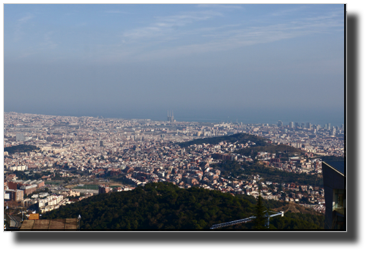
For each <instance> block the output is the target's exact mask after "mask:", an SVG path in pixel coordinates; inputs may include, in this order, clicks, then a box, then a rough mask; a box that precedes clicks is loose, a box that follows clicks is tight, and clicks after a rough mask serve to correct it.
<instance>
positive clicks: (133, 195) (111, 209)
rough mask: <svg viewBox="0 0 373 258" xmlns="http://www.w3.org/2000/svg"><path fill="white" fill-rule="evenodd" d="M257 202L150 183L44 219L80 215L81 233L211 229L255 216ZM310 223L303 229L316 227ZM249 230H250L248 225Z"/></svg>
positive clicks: (208, 191)
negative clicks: (90, 231) (82, 231)
mask: <svg viewBox="0 0 373 258" xmlns="http://www.w3.org/2000/svg"><path fill="white" fill-rule="evenodd" d="M254 203H255V199H254V198H252V197H251V198H238V197H234V196H232V195H231V194H228V193H222V192H219V191H211V190H205V189H202V188H196V187H192V188H189V189H180V188H179V187H177V186H175V185H173V184H172V183H151V184H147V185H145V186H144V187H137V188H136V189H134V190H133V191H130V192H119V193H109V194H100V195H96V196H93V197H90V198H88V199H85V200H82V201H80V202H77V203H74V204H71V205H66V206H62V207H60V208H59V209H58V210H54V211H51V212H49V213H46V214H44V215H43V218H45V219H55V218H74V217H78V215H81V217H82V220H81V228H82V230H201V229H202V230H209V228H210V227H211V226H212V225H213V224H217V223H222V222H228V221H232V220H236V219H242V218H246V217H249V216H252V215H253V214H254V209H255V204H254ZM304 223H306V224H307V223H308V222H304ZM308 224H309V225H308ZM308 224H307V225H308V226H305V228H304V229H307V228H309V229H312V228H314V226H313V225H311V224H310V223H308ZM246 229H250V225H249V224H247V225H246Z"/></svg>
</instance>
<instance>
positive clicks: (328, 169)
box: [322, 161, 346, 230]
mask: <svg viewBox="0 0 373 258" xmlns="http://www.w3.org/2000/svg"><path fill="white" fill-rule="evenodd" d="M322 172H323V180H324V191H325V205H326V209H325V229H334V230H346V187H345V186H346V181H345V179H346V177H345V164H344V162H343V161H338V162H337V161H334V162H328V163H326V162H323V163H322Z"/></svg>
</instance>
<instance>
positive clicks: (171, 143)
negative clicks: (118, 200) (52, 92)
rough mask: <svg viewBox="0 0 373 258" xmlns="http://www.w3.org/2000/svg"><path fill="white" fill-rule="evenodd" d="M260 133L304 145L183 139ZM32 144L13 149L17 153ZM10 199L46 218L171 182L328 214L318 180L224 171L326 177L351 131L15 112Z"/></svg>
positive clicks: (8, 116) (8, 132)
mask: <svg viewBox="0 0 373 258" xmlns="http://www.w3.org/2000/svg"><path fill="white" fill-rule="evenodd" d="M240 133H245V134H250V135H255V136H258V137H263V138H265V139H267V141H268V142H269V143H271V144H273V145H286V146H291V147H294V148H297V149H299V155H297V156H291V157H288V158H286V159H284V158H281V153H276V152H272V153H270V152H266V151H262V152H255V155H242V154H239V153H238V152H239V151H240V150H243V149H247V148H250V146H251V147H252V146H255V145H256V143H255V142H252V141H247V142H246V143H230V142H227V141H221V142H219V143H217V144H210V143H202V144H191V145H189V146H188V147H181V146H180V143H184V142H188V141H192V140H196V139H204V138H212V137H219V136H230V135H235V134H240ZM16 146H18V147H23V148H25V147H26V148H27V146H30V147H32V149H31V150H27V151H17V152H13V151H11V150H12V147H13V148H14V147H16ZM4 148H5V150H8V151H4V171H5V201H7V202H8V204H9V205H13V206H17V205H18V206H22V207H24V208H25V209H26V208H27V209H28V211H29V213H32V212H34V213H35V212H40V213H45V212H48V211H51V210H54V209H58V208H59V207H60V206H63V205H68V204H70V203H74V202H78V201H81V200H83V199H85V198H89V197H90V196H92V195H96V194H105V193H109V192H112V191H114V192H120V191H131V190H133V189H134V188H135V187H136V186H138V185H145V184H147V183H154V182H171V183H173V184H175V185H177V186H178V187H180V188H185V189H187V188H191V187H193V186H197V187H201V188H204V189H210V190H218V191H221V192H228V193H231V194H232V195H241V194H243V195H251V196H254V197H256V198H257V197H258V196H259V194H261V195H262V197H263V198H264V199H270V200H281V201H284V202H290V203H292V202H294V203H298V204H301V205H304V206H306V207H308V208H312V209H314V210H315V211H317V212H320V213H323V212H325V205H324V204H325V199H324V189H323V187H322V186H319V185H315V184H303V185H302V184H297V183H294V182H286V183H285V182H281V181H269V180H265V179H263V178H262V177H261V175H259V174H253V175H251V176H247V177H244V176H241V177H240V176H234V175H227V174H225V175H223V173H222V172H224V171H221V169H220V168H219V167H218V166H217V165H219V164H220V162H222V161H232V162H237V163H238V164H243V163H246V162H248V164H252V163H253V162H256V163H258V164H260V165H262V166H264V167H266V168H274V169H277V170H276V171H283V172H286V173H293V174H305V175H314V176H318V177H320V176H321V173H322V171H321V160H322V157H323V156H335V157H343V156H344V125H341V126H340V127H334V126H331V125H330V124H325V125H324V126H321V125H312V124H310V123H305V124H304V123H302V124H299V123H294V122H290V123H289V124H288V125H284V124H283V123H282V122H281V121H279V122H278V123H277V124H242V123H220V124H212V123H197V122H178V121H176V120H175V118H174V114H173V113H171V112H169V113H168V115H167V121H152V120H150V119H132V120H124V119H114V118H99V117H71V116H51V115H38V114H20V113H14V112H11V113H5V120H4Z"/></svg>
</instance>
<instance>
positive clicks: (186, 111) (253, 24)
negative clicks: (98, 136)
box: [4, 5, 344, 124]
mask: <svg viewBox="0 0 373 258" xmlns="http://www.w3.org/2000/svg"><path fill="white" fill-rule="evenodd" d="M4 15H5V16H4V21H5V24H4V64H5V65H4V67H5V69H4V72H5V74H4V75H5V78H4V79H5V84H4V104H5V105H4V108H5V111H6V112H11V111H15V112H21V113H42V114H50V115H71V116H104V117H118V118H127V119H129V118H149V119H153V120H158V119H160V118H162V119H165V115H164V113H165V112H166V110H173V111H174V112H175V114H178V115H177V116H175V119H176V120H178V117H179V118H180V119H181V120H185V119H187V120H188V119H193V118H195V119H197V120H200V121H201V120H202V119H203V118H205V119H215V120H216V121H217V122H218V120H221V121H229V120H231V121H233V122H235V121H236V120H241V121H243V119H251V120H253V121H258V122H266V121H267V122H269V123H271V121H273V122H274V123H275V122H276V121H277V120H279V119H280V120H283V121H294V122H297V121H299V122H306V121H308V120H309V121H311V120H315V118H318V117H322V120H323V121H325V123H328V122H333V123H336V124H341V123H343V120H344V68H343V67H344V61H343V59H344V43H343V37H344V6H343V5H59V6H58V8H57V6H56V5H5V6H4ZM20 75H22V76H20ZM330 96H333V97H332V98H330ZM286 116H287V117H286ZM259 118H261V119H263V120H266V121H259V120H260V119H259ZM332 119H335V120H337V121H335V122H334V121H330V120H332ZM269 120H270V121H269ZM328 120H329V121H328ZM189 121H190V120H189ZM323 123H324V122H320V124H323Z"/></svg>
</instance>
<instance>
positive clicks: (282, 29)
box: [138, 15, 343, 60]
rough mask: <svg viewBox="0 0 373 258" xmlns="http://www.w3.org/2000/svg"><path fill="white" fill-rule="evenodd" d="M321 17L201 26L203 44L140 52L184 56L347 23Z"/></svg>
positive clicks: (146, 56)
mask: <svg viewBox="0 0 373 258" xmlns="http://www.w3.org/2000/svg"><path fill="white" fill-rule="evenodd" d="M326 17H327V16H319V17H315V18H314V19H312V21H311V20H308V19H302V20H300V21H298V22H296V23H293V22H288V23H282V24H274V25H266V26H243V25H242V26H237V25H236V26H235V25H231V27H232V29H229V30H225V29H224V26H221V27H216V28H201V29H199V31H201V32H202V31H205V32H209V33H207V34H201V35H203V36H204V37H206V38H207V39H210V40H206V41H205V42H203V43H199V44H185V45H179V46H174V47H171V48H165V49H161V50H154V51H152V52H147V53H144V54H140V55H138V58H139V59H142V60H144V59H155V58H167V57H180V56H187V55H192V54H200V53H207V52H214V51H225V50H228V49H233V48H238V47H243V46H251V45H255V44H264V43H270V42H275V41H280V40H284V39H291V38H296V37H301V36H305V35H309V34H315V33H326V32H328V31H330V29H335V28H336V27H341V28H343V23H342V24H341V22H339V21H338V20H335V19H332V18H334V16H333V15H331V16H330V17H329V18H330V19H329V18H327V19H326Z"/></svg>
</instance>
